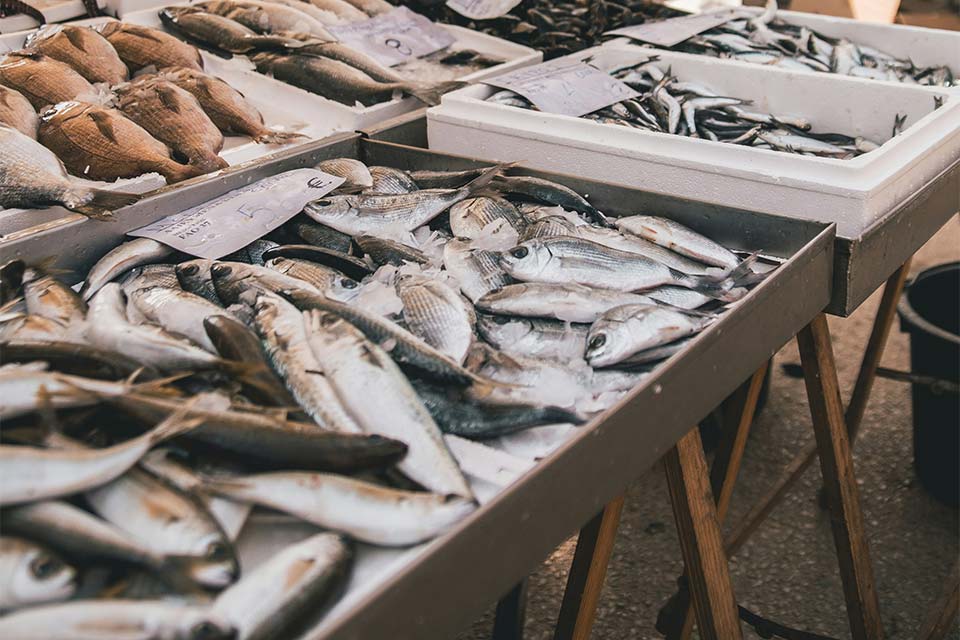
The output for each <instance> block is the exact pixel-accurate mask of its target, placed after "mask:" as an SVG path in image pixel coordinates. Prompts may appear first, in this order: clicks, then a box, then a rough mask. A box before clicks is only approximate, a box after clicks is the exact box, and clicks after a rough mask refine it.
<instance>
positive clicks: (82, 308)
mask: <svg viewBox="0 0 960 640" xmlns="http://www.w3.org/2000/svg"><path fill="white" fill-rule="evenodd" d="M23 298H24V301H25V302H26V304H27V313H29V314H32V315H38V316H41V317H43V318H49V319H50V320H55V321H57V322H59V323H60V324H62V325H64V326H66V327H68V328H73V329H76V328H78V327H79V326H81V325H82V324H83V322H84V319H85V317H86V312H87V305H85V304H84V303H83V301H82V300H81V299H80V298H79V296H77V294H76V293H74V292H73V289H71V288H70V287H68V286H67V285H65V284H63V283H62V282H60V281H59V280H57V279H56V278H53V277H51V276H48V275H44V274H42V273H39V272H37V271H35V270H34V269H27V271H26V272H25V273H24V276H23Z"/></svg>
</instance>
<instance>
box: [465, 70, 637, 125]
mask: <svg viewBox="0 0 960 640" xmlns="http://www.w3.org/2000/svg"><path fill="white" fill-rule="evenodd" d="M482 82H484V83H485V84H490V85H493V86H495V87H501V88H503V89H509V90H510V91H513V92H514V93H518V94H520V95H521V96H523V97H524V98H526V99H527V100H529V101H530V102H532V103H533V104H534V105H536V107H537V108H538V109H540V110H541V111H544V112H546V113H559V114H561V115H565V116H578V117H579V116H582V115H585V114H588V113H593V112H594V111H596V110H597V109H602V108H604V107H609V106H610V105H612V104H615V103H617V102H620V101H621V100H627V99H628V98H635V97H637V96H638V95H640V94H639V93H638V92H637V91H634V90H633V89H631V88H630V87H629V86H628V85H626V84H624V83H623V82H621V81H620V80H617V79H616V78H614V77H613V76H611V75H609V74H607V73H604V72H603V71H600V70H599V69H597V68H595V67H591V66H590V65H587V64H584V63H582V62H580V61H578V60H564V59H562V58H558V59H556V60H551V61H550V62H544V63H543V64H538V65H535V66H532V67H525V68H523V69H519V70H517V71H511V72H510V73H505V74H504V75H502V76H497V77H495V78H489V79H487V80H483V81H482Z"/></svg>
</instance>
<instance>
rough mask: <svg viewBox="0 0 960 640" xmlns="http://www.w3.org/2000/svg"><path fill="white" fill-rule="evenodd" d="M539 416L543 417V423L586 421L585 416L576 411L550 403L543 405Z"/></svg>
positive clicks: (580, 422)
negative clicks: (549, 404)
mask: <svg viewBox="0 0 960 640" xmlns="http://www.w3.org/2000/svg"><path fill="white" fill-rule="evenodd" d="M541 418H543V420H544V423H545V424H561V423H565V422H568V423H570V424H583V423H584V422H586V418H584V417H583V416H582V415H580V414H579V413H577V412H576V411H571V410H569V409H564V408H563V407H556V406H552V405H551V406H546V407H543V409H542V411H541Z"/></svg>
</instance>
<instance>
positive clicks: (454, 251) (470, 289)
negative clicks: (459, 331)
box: [443, 238, 513, 303]
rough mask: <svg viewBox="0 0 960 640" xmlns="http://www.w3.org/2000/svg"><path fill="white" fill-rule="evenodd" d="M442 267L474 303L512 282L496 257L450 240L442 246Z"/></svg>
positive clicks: (464, 241)
mask: <svg viewBox="0 0 960 640" xmlns="http://www.w3.org/2000/svg"><path fill="white" fill-rule="evenodd" d="M443 266H444V267H445V268H446V270H447V272H448V273H450V274H451V275H453V277H454V278H456V280H457V282H459V283H460V290H461V291H462V292H463V294H464V295H465V296H467V297H468V298H469V299H470V300H471V301H473V302H474V303H475V302H476V301H477V300H479V299H480V298H481V297H483V295H484V294H486V293H489V292H490V291H494V290H496V289H499V288H501V287H504V286H506V285H508V284H510V283H511V282H512V281H513V279H512V278H511V277H510V276H508V275H507V272H506V271H504V270H503V268H502V267H501V266H500V258H499V254H498V253H496V252H494V251H486V250H484V249H473V248H471V246H470V242H469V241H467V240H462V239H459V238H453V239H452V240H450V241H449V242H447V243H446V244H445V245H444V246H443Z"/></svg>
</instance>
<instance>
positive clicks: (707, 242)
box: [615, 216, 740, 269]
mask: <svg viewBox="0 0 960 640" xmlns="http://www.w3.org/2000/svg"><path fill="white" fill-rule="evenodd" d="M615 224H616V225H617V228H619V229H622V230H624V231H627V232H629V233H632V234H634V235H637V236H640V237H641V238H644V239H645V240H649V241H650V242H653V243H656V244H658V245H660V246H661V247H666V248H667V249H670V250H671V251H675V252H676V253H679V254H680V255H684V256H687V257H688V258H691V259H693V260H699V261H700V262H704V263H706V264H709V265H711V266H714V267H721V268H724V269H733V268H734V267H736V266H737V265H738V264H740V259H739V258H737V256H736V255H735V254H734V253H733V252H732V251H730V250H729V249H727V248H726V247H724V246H722V245H720V244H719V243H717V242H714V241H713V240H711V239H710V238H707V237H706V236H704V235H702V234H699V233H697V232H696V231H694V230H693V229H690V228H689V227H687V226H684V225H682V224H680V223H679V222H677V221H675V220H670V219H669V218H662V217H658V216H627V217H623V218H617V219H616V221H615Z"/></svg>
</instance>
